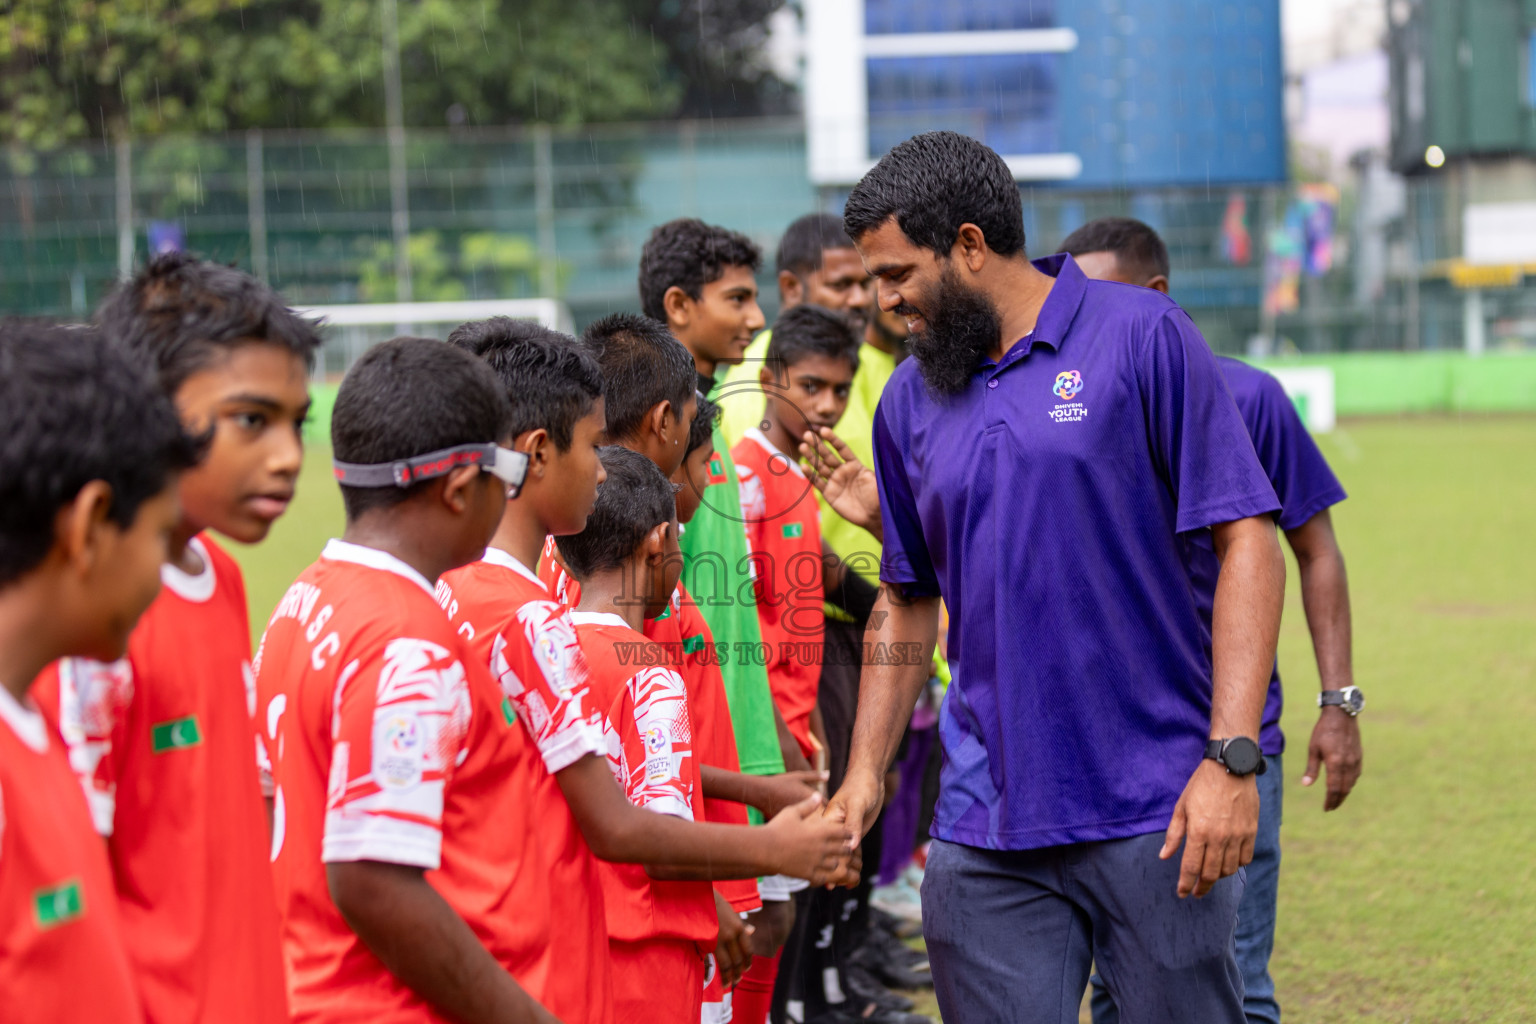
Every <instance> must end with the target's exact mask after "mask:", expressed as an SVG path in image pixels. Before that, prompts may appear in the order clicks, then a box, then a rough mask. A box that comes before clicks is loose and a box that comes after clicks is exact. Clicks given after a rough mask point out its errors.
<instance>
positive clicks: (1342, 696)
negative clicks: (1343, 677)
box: [1317, 686, 1365, 718]
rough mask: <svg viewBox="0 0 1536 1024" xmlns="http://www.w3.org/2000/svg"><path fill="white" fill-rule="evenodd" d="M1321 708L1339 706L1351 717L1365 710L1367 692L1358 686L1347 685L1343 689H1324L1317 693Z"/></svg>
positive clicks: (1318, 704)
mask: <svg viewBox="0 0 1536 1024" xmlns="http://www.w3.org/2000/svg"><path fill="white" fill-rule="evenodd" d="M1317 706H1318V707H1320V708H1338V709H1339V710H1340V711H1343V712H1344V713H1345V714H1346V715H1348V716H1349V717H1350V718H1354V717H1355V716H1356V715H1358V714H1360V712H1362V711H1364V710H1365V694H1363V693H1361V692H1360V687H1358V686H1346V687H1344V689H1342V690H1324V691H1323V692H1322V693H1320V694H1318V695H1317Z"/></svg>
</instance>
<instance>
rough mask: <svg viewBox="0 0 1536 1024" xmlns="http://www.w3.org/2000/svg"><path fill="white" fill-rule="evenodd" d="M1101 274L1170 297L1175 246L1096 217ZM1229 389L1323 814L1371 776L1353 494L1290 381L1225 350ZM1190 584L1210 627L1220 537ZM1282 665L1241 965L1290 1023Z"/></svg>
mask: <svg viewBox="0 0 1536 1024" xmlns="http://www.w3.org/2000/svg"><path fill="white" fill-rule="evenodd" d="M1061 250H1062V252H1065V253H1069V254H1071V256H1072V258H1073V259H1074V260H1076V261H1077V265H1078V266H1079V267H1081V268H1082V269H1083V271H1084V272H1085V273H1086V274H1087V275H1088V276H1089V277H1091V278H1096V279H1098V280H1103V281H1119V282H1121V283H1123V284H1134V285H1140V286H1142V287H1144V288H1152V289H1154V290H1156V291H1159V292H1162V293H1164V294H1167V292H1168V275H1169V261H1168V247H1167V246H1166V245H1164V244H1163V240H1162V239H1161V238H1159V237H1158V235H1157V232H1155V231H1153V230H1152V229H1151V228H1150V227H1148V226H1147V225H1145V224H1143V223H1141V222H1140V221H1137V220H1131V219H1129V218H1123V217H1106V218H1103V219H1101V220H1096V221H1093V222H1091V223H1089V224H1085V225H1083V226H1082V227H1080V228H1078V229H1077V230H1076V231H1074V232H1072V234H1071V235H1069V236H1068V237H1067V239H1066V241H1064V242H1062V243H1061ZM1216 361H1217V363H1218V364H1219V365H1220V366H1221V371H1222V375H1223V377H1225V378H1226V381H1227V387H1228V388H1230V389H1231V391H1232V397H1233V399H1234V400H1235V401H1236V402H1237V410H1238V412H1239V413H1241V414H1242V417H1243V422H1244V424H1245V425H1246V426H1247V427H1248V433H1249V435H1250V436H1251V437H1252V438H1253V444H1254V450H1255V452H1256V453H1257V455H1258V457H1259V463H1260V464H1261V465H1263V467H1264V471H1265V472H1266V473H1267V474H1268V475H1269V481H1270V483H1271V484H1273V485H1274V488H1275V495H1276V497H1278V498H1279V499H1280V505H1281V511H1280V517H1279V518H1280V528H1281V529H1282V530H1284V531H1285V537H1286V540H1287V541H1288V542H1289V543H1290V545H1291V550H1292V551H1294V552H1295V554H1296V564H1297V566H1298V567H1299V568H1300V570H1301V595H1302V604H1303V606H1304V607H1305V609H1306V614H1307V628H1308V630H1309V631H1310V632H1311V634H1312V647H1313V651H1314V653H1315V654H1316V656H1317V669H1318V675H1319V677H1320V679H1321V681H1322V693H1321V695H1320V696H1319V705H1320V708H1321V710H1320V711H1319V714H1318V719H1317V724H1316V725H1315V726H1313V728H1312V737H1311V740H1310V741H1309V743H1308V744H1307V769H1306V773H1305V774H1304V775H1303V776H1302V778H1301V784H1302V785H1303V786H1310V785H1312V784H1313V783H1314V782H1316V781H1317V778H1318V769H1319V767H1320V766H1326V768H1327V771H1328V776H1327V780H1328V781H1327V791H1328V793H1327V796H1326V797H1325V799H1324V802H1323V810H1325V811H1331V810H1333V809H1334V808H1336V807H1338V806H1339V805H1340V804H1342V803H1343V802H1344V798H1345V797H1346V796H1348V795H1349V792H1350V790H1351V789H1353V788H1354V785H1355V781H1356V780H1357V779H1359V777H1360V766H1361V750H1360V726H1359V723H1358V722H1357V721H1356V716H1357V715H1358V714H1359V713H1360V709H1361V708H1362V707H1363V706H1364V697H1363V696H1362V695H1361V694H1360V691H1359V689H1358V688H1357V687H1355V686H1354V681H1353V680H1354V674H1353V671H1352V669H1351V665H1350V616H1349V583H1348V579H1347V577H1346V575H1345V572H1344V556H1343V554H1342V553H1341V552H1340V551H1339V544H1338V540H1337V538H1335V536H1334V533H1333V520H1332V519H1331V517H1330V516H1329V514H1328V509H1329V508H1330V507H1331V506H1333V505H1336V504H1338V503H1339V502H1341V501H1343V500H1344V498H1345V494H1344V488H1343V487H1342V486H1340V484H1339V481H1338V478H1337V477H1335V476H1334V475H1333V471H1332V470H1331V469H1329V468H1328V463H1327V461H1326V460H1324V458H1323V454H1322V452H1320V451H1318V450H1317V444H1316V443H1315V442H1314V441H1313V440H1312V437H1311V435H1310V434H1308V433H1307V429H1306V426H1305V425H1304V424H1303V423H1302V422H1301V417H1300V416H1299V415H1298V414H1297V412H1296V407H1295V406H1294V405H1293V404H1292V403H1291V400H1290V399H1289V398H1288V397H1287V396H1286V394H1285V391H1284V389H1282V388H1281V387H1280V382H1279V381H1277V380H1275V378H1274V377H1272V376H1270V375H1269V374H1267V373H1265V372H1264V371H1263V370H1259V369H1256V368H1254V367H1252V366H1249V365H1248V364H1246V363H1242V362H1239V361H1238V360H1236V359H1228V358H1226V357H1225V356H1218V357H1217V360H1216ZM1186 543H1187V544H1188V546H1189V550H1188V555H1187V558H1188V561H1189V569H1190V579H1191V581H1192V582H1193V583H1194V584H1195V591H1196V594H1197V595H1198V599H1199V602H1200V609H1201V617H1202V619H1203V620H1204V621H1205V623H1206V624H1207V626H1208V625H1209V623H1210V609H1211V605H1212V602H1213V600H1214V598H1215V594H1216V573H1217V565H1216V560H1215V556H1214V554H1213V553H1212V551H1211V545H1210V538H1209V537H1206V536H1203V535H1201V534H1198V533H1196V534H1191V535H1189V536H1188V537H1187V538H1186ZM1280 707H1281V690H1280V672H1279V668H1278V666H1277V667H1276V669H1275V670H1274V671H1273V672H1272V673H1271V675H1270V680H1269V693H1268V695H1267V697H1266V699H1265V702H1264V723H1263V726H1262V729H1261V731H1260V733H1259V746H1260V747H1261V748H1262V750H1263V752H1264V759H1265V762H1266V764H1267V766H1268V770H1267V771H1266V772H1265V774H1264V775H1263V776H1261V777H1260V778H1259V832H1258V837H1257V839H1256V841H1255V844H1254V850H1253V861H1252V863H1250V864H1249V865H1248V871H1247V876H1248V878H1247V884H1246V885H1245V886H1244V889H1243V899H1242V902H1241V903H1240V904H1239V905H1238V911H1237V918H1238V927H1237V962H1238V966H1239V967H1240V968H1241V969H1242V972H1243V990H1244V991H1243V1006H1244V1010H1245V1011H1246V1013H1247V1016H1248V1021H1249V1024H1279V1021H1280V1005H1279V1003H1278V1002H1277V1001H1276V999H1275V983H1274V981H1273V979H1271V978H1270V976H1269V956H1270V952H1271V951H1272V950H1273V949H1274V943H1275V906H1276V895H1277V892H1278V888H1279V882H1280V808H1281V800H1282V795H1283V792H1284V790H1283V786H1282V782H1283V780H1284V775H1283V772H1282V767H1281V756H1280V755H1281V754H1282V753H1283V752H1284V750H1285V736H1284V735H1283V734H1282V733H1281V731H1280ZM1095 982H1096V984H1095V987H1094V999H1093V1019H1094V1024H1116V1021H1118V1019H1119V1016H1118V1014H1117V1013H1116V1010H1115V1005H1114V1003H1113V1002H1112V1001H1111V1000H1110V999H1109V997H1108V995H1107V993H1105V992H1104V990H1103V988H1102V986H1101V985H1099V984H1097V979H1095Z"/></svg>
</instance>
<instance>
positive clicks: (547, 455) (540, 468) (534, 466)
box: [512, 427, 555, 477]
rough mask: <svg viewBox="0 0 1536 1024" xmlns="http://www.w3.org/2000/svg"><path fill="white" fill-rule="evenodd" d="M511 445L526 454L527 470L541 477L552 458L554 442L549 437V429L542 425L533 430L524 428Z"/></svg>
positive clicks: (553, 455)
mask: <svg viewBox="0 0 1536 1024" xmlns="http://www.w3.org/2000/svg"><path fill="white" fill-rule="evenodd" d="M512 447H513V448H515V449H516V450H518V451H520V452H524V453H526V454H527V456H528V472H530V473H532V474H533V475H535V476H540V477H542V476H543V475H544V473H545V471H546V470H548V469H549V466H550V463H551V462H552V461H553V460H554V457H555V449H554V442H553V441H552V440H551V439H550V436H549V431H547V430H545V429H544V428H543V427H536V428H534V429H533V430H525V431H524V432H523V433H521V434H519V435H517V439H516V440H515V441H513V442H512Z"/></svg>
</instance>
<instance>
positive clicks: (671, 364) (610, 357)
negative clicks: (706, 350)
mask: <svg viewBox="0 0 1536 1024" xmlns="http://www.w3.org/2000/svg"><path fill="white" fill-rule="evenodd" d="M581 340H582V344H584V345H585V346H586V348H587V351H588V352H589V353H590V354H591V355H592V358H593V359H595V360H597V365H598V366H599V367H600V368H601V369H602V374H603V395H604V400H603V411H604V415H605V416H606V418H607V422H608V438H609V440H612V441H622V440H624V439H625V438H630V437H634V436H635V435H636V434H637V433H639V431H640V428H641V425H642V424H643V423H644V422H645V414H646V413H648V412H650V411H651V409H653V408H654V407H655V406H656V405H657V403H659V402H671V403H672V411H673V412H674V413H676V414H677V415H678V416H681V415H682V414H683V406H685V405H687V404H688V397H689V396H690V395H692V394H693V393H694V391H695V390H696V389H697V385H698V376H697V374H696V373H695V371H694V367H693V356H691V355H689V354H688V350H687V349H686V348H684V347H683V343H682V342H680V341H678V340H677V339H676V338H674V337H672V332H671V331H669V330H667V325H666V324H665V323H663V322H662V321H660V320H653V319H651V318H650V317H648V316H639V315H637V314H635V313H612V314H609V315H608V316H605V317H603V318H602V319H601V320H598V321H597V322H596V323H594V324H592V325H591V326H590V327H588V328H587V329H586V332H585V333H583V334H582V336H581Z"/></svg>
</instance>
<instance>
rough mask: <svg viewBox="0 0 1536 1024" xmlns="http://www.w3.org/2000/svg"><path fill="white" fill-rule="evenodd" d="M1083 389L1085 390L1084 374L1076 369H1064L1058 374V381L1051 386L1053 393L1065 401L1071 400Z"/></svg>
mask: <svg viewBox="0 0 1536 1024" xmlns="http://www.w3.org/2000/svg"><path fill="white" fill-rule="evenodd" d="M1081 390H1083V375H1082V374H1080V373H1078V372H1077V371H1076V370H1062V371H1061V372H1060V373H1058V374H1057V375H1056V383H1055V385H1053V386H1052V388H1051V394H1053V395H1055V396H1056V397H1057V398H1059V399H1061V400H1062V401H1063V402H1070V401H1072V399H1074V398H1076V397H1077V393H1078V392H1079V391H1081Z"/></svg>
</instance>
